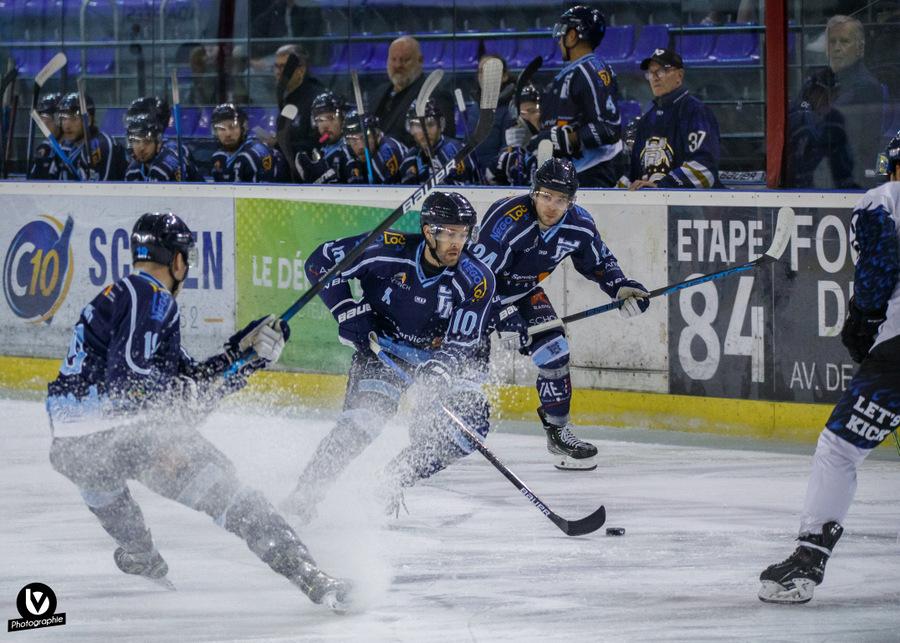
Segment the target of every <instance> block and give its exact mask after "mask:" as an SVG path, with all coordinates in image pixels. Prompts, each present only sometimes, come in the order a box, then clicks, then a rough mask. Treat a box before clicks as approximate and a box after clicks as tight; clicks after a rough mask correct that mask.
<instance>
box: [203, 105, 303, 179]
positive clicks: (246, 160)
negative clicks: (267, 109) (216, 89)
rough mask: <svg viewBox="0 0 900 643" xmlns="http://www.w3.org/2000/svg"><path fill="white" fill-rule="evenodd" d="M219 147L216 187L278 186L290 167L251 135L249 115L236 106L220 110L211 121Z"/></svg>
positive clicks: (214, 159)
mask: <svg viewBox="0 0 900 643" xmlns="http://www.w3.org/2000/svg"><path fill="white" fill-rule="evenodd" d="M210 124H211V125H212V131H213V135H214V136H215V138H216V141H217V142H218V144H219V147H218V149H217V150H216V151H215V152H213V155H212V172H211V174H212V178H213V181H215V182H216V183H276V182H279V181H284V180H285V179H286V177H287V174H288V167H287V165H286V164H285V162H284V160H283V158H282V157H281V156H280V154H279V155H276V153H275V152H274V151H273V150H272V149H271V148H270V147H269V146H268V145H266V144H265V143H263V142H261V141H259V140H257V139H256V138H255V137H254V136H253V134H250V133H249V132H248V131H247V112H245V111H244V110H243V109H241V108H240V107H238V106H237V105H235V104H234V103H223V104H221V105H219V106H217V107H216V108H215V109H214V110H213V113H212V116H211V117H210Z"/></svg>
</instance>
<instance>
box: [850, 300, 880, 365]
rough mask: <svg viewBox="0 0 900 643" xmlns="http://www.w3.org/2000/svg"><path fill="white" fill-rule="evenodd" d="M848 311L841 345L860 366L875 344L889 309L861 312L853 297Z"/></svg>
mask: <svg viewBox="0 0 900 643" xmlns="http://www.w3.org/2000/svg"><path fill="white" fill-rule="evenodd" d="M848 309H849V312H848V313H847V319H846V320H845V321H844V327H843V328H842V329H841V343H843V344H844V346H846V347H847V352H848V353H850V358H851V359H852V360H853V361H854V362H856V363H857V364H860V363H862V361H863V360H864V359H865V358H866V355H868V354H869V350H870V349H871V348H872V344H874V343H875V335H877V334H878V327H879V326H881V324H882V322H884V320H885V315H886V313H887V309H884V310H878V311H875V312H866V311H863V310H860V309H859V308H857V307H856V302H855V301H854V299H853V297H851V298H850V304H849V306H848Z"/></svg>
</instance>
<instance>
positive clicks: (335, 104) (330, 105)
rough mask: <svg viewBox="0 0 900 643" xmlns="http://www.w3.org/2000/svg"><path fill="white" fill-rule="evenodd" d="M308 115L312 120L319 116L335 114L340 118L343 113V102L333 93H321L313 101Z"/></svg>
mask: <svg viewBox="0 0 900 643" xmlns="http://www.w3.org/2000/svg"><path fill="white" fill-rule="evenodd" d="M309 113H310V115H311V116H312V117H313V118H315V117H316V116H319V115H321V114H337V115H338V116H339V117H340V116H341V115H342V114H343V113H344V101H342V100H341V99H340V98H339V97H338V96H336V95H335V94H334V92H323V93H321V94H319V95H318V96H316V97H315V98H314V99H313V102H312V105H310V108H309Z"/></svg>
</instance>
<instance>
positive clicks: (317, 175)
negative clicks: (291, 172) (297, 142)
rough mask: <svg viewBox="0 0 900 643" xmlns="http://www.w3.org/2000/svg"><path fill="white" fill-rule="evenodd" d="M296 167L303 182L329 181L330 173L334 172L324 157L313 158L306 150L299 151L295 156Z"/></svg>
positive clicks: (298, 176)
mask: <svg viewBox="0 0 900 643" xmlns="http://www.w3.org/2000/svg"><path fill="white" fill-rule="evenodd" d="M294 168H295V169H296V170H297V178H298V179H300V182H301V183H328V182H330V181H329V178H330V176H329V175H333V174H334V171H333V170H332V169H331V168H330V167H328V163H326V162H325V159H324V158H321V157H319V158H317V159H315V160H313V159H312V158H311V157H310V156H309V154H307V153H306V152H297V155H296V156H295V157H294Z"/></svg>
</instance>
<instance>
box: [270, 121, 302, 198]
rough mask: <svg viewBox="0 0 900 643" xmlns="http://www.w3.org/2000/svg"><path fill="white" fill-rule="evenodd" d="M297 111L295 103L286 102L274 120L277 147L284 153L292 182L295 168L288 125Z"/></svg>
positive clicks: (295, 177)
mask: <svg viewBox="0 0 900 643" xmlns="http://www.w3.org/2000/svg"><path fill="white" fill-rule="evenodd" d="M298 111H299V110H298V109H297V106H296V105H294V104H292V103H288V104H287V105H285V106H284V107H283V108H282V109H281V113H280V114H278V120H277V121H275V123H276V124H275V140H276V141H278V147H280V148H281V153H282V154H284V159H285V160H286V161H287V164H288V171H289V172H290V174H291V180H292V181H294V183H296V182H297V168H295V167H294V150H293V148H292V147H291V132H290V127H291V123H293V122H294V119H295V118H297V113H298Z"/></svg>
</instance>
